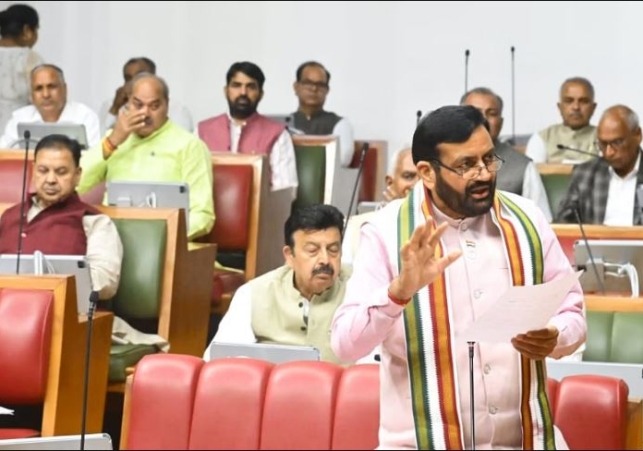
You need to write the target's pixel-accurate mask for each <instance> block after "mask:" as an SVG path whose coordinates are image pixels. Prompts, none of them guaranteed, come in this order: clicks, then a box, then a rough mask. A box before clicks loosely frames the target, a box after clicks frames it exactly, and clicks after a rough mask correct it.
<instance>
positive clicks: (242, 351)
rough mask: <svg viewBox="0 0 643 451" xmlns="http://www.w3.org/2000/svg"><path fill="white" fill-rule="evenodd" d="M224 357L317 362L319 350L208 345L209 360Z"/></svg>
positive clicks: (297, 347) (232, 344)
mask: <svg viewBox="0 0 643 451" xmlns="http://www.w3.org/2000/svg"><path fill="white" fill-rule="evenodd" d="M226 357H249V358H253V359H258V360H267V361H268V362H272V363H284V362H293V361H301V360H319V359H320V354H319V349H317V348H314V347H312V346H291V345H280V344H272V343H243V344H240V343H217V342H214V343H212V344H211V345H210V360H215V359H223V358H226Z"/></svg>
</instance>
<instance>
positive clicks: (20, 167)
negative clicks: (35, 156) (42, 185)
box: [0, 151, 33, 204]
mask: <svg viewBox="0 0 643 451" xmlns="http://www.w3.org/2000/svg"><path fill="white" fill-rule="evenodd" d="M23 171H24V153H23V152H15V151H2V153H1V154H0V180H1V182H0V202H6V203H10V204H17V203H18V202H20V193H22V175H23ZM32 171H33V163H32V162H31V161H29V162H28V163H27V191H29V190H30V188H31V176H32Z"/></svg>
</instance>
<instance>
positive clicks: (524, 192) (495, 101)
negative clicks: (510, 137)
mask: <svg viewBox="0 0 643 451" xmlns="http://www.w3.org/2000/svg"><path fill="white" fill-rule="evenodd" d="M460 105H471V106H473V107H476V108H477V109H478V110H479V111H480V112H481V113H482V115H483V116H484V118H485V119H486V120H487V122H488V123H489V134H490V135H491V139H492V141H493V145H494V151H495V153H496V155H498V156H499V157H500V158H502V159H503V160H504V163H505V169H504V170H503V171H501V172H499V173H498V176H497V183H498V189H501V190H503V191H509V192H511V193H516V194H518V195H520V196H523V197H526V198H527V199H531V200H533V201H534V203H535V204H536V205H538V206H539V207H540V209H541V210H542V211H543V213H544V215H545V218H547V221H549V222H551V219H552V214H551V209H550V208H549V200H548V199H547V191H545V186H544V185H543V180H542V178H541V177H540V174H539V173H538V169H537V168H536V165H535V164H534V162H533V161H531V159H530V158H529V157H526V156H525V155H523V154H521V153H520V152H518V151H517V150H516V149H514V148H513V147H512V146H511V145H509V144H508V143H503V142H500V141H499V140H498V137H499V136H500V131H501V130H502V123H503V121H504V118H503V117H502V107H503V102H502V98H501V97H500V96H499V95H498V94H496V93H495V92H493V91H492V90H491V89H489V88H474V89H472V90H471V91H469V92H467V93H465V94H464V95H463V96H462V98H461V99H460Z"/></svg>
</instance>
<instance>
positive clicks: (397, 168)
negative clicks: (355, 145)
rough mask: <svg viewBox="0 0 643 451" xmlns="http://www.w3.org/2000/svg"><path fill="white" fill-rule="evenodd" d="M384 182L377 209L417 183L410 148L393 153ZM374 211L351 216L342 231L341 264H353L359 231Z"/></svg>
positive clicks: (416, 173)
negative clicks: (381, 196) (382, 198)
mask: <svg viewBox="0 0 643 451" xmlns="http://www.w3.org/2000/svg"><path fill="white" fill-rule="evenodd" d="M384 180H385V183H386V189H385V190H384V193H383V195H384V200H383V201H382V202H381V204H380V205H379V206H378V207H377V208H378V209H379V208H381V207H383V206H384V205H386V204H387V203H388V202H390V201H392V200H395V199H400V198H402V197H405V196H406V195H407V194H408V193H409V191H411V189H412V188H413V185H415V183H416V182H417V181H418V172H417V168H416V167H415V164H414V163H413V155H411V148H410V147H408V146H405V147H404V148H403V149H400V150H398V151H397V152H395V154H394V155H393V158H392V159H391V161H390V165H389V169H388V174H386V177H385V179H384ZM375 211H377V210H375ZM375 211H369V212H367V213H362V214H360V215H355V216H351V218H350V220H349V221H348V224H347V225H346V230H345V231H344V241H343V245H342V263H344V264H347V265H349V264H352V263H353V258H354V256H355V253H356V252H357V247H358V246H359V234H360V232H359V229H360V227H361V226H362V224H364V223H365V222H366V221H369V220H370V219H372V218H373V215H374V214H375Z"/></svg>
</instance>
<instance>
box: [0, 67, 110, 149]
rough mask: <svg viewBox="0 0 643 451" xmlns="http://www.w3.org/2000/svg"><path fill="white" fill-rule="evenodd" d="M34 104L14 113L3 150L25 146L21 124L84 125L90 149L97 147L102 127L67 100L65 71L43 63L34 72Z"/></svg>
mask: <svg viewBox="0 0 643 451" xmlns="http://www.w3.org/2000/svg"><path fill="white" fill-rule="evenodd" d="M31 101H32V103H33V105H27V106H25V107H22V108H19V109H17V110H15V111H14V112H13V114H12V115H11V119H10V120H9V122H8V123H7V126H6V127H5V129H4V135H2V137H1V138H0V148H9V147H14V146H15V145H20V147H23V146H24V145H25V143H24V140H23V137H22V136H18V124H19V123H22V122H25V123H43V122H45V123H46V122H50V123H60V124H62V123H68V124H82V125H84V126H85V133H86V134H87V143H88V144H89V146H93V145H96V144H98V142H99V140H100V126H99V123H98V116H97V115H96V113H94V112H93V111H92V110H91V109H90V108H88V107H87V106H85V105H83V104H82V103H79V102H71V101H67V84H66V83H65V76H64V74H63V71H62V69H60V68H59V67H57V66H54V65H53V64H41V65H40V66H36V67H35V68H34V69H33V70H32V71H31Z"/></svg>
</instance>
